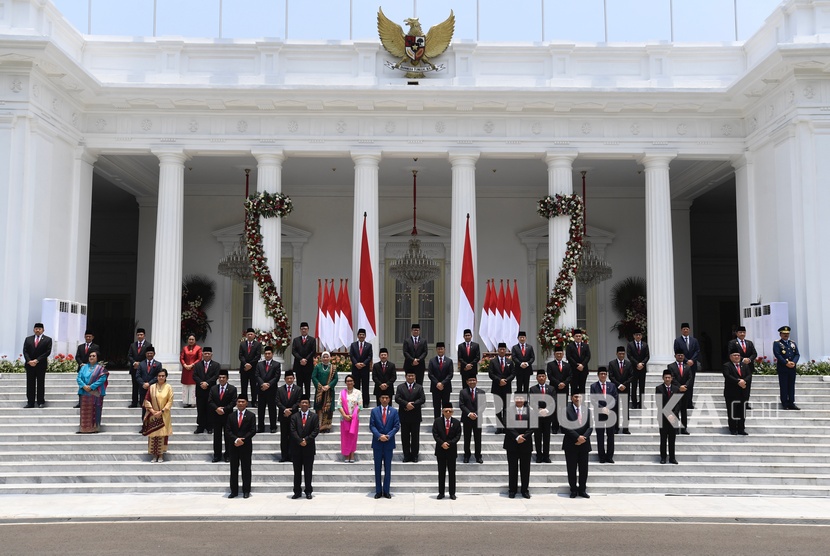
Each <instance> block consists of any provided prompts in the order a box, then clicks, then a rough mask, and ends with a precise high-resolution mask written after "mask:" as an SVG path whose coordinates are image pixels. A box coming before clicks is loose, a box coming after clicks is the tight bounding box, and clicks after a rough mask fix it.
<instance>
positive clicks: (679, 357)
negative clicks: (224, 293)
mask: <svg viewBox="0 0 830 556" xmlns="http://www.w3.org/2000/svg"><path fill="white" fill-rule="evenodd" d="M668 370H669V372H671V376H672V382H673V383H674V384H676V385H677V387H678V388H679V389H680V392H681V393H682V394H683V401H682V402H681V403H680V404H679V405H680V422H681V423H683V428H682V429H681V430H680V434H689V430H688V428H687V427H688V423H689V400H690V399H691V398H690V397H689V396H690V394H689V393H690V391H691V390H690V386H691V385H692V384H694V380H695V371H694V367H693V366H689V365H686V363H685V355H683V349H682V348H680V347H677V346H676V347H675V348H674V363H669V366H668Z"/></svg>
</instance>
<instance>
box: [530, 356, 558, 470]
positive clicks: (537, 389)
mask: <svg viewBox="0 0 830 556" xmlns="http://www.w3.org/2000/svg"><path fill="white" fill-rule="evenodd" d="M547 378H548V376H547V374H546V373H545V371H543V370H542V369H539V370H538V371H536V384H534V385H533V386H531V387H530V402H531V404H533V407H534V408H535V409H536V414H537V415H538V416H539V424H538V426H537V427H536V434H535V435H534V436H535V437H536V438H535V440H536V463H551V460H550V431H551V428H552V425H553V420H554V419H555V418H556V403H555V402H556V392H554V390H553V389H552V388H551V387H550V385H549V384H547Z"/></svg>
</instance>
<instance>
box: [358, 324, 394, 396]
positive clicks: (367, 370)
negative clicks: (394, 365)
mask: <svg viewBox="0 0 830 556" xmlns="http://www.w3.org/2000/svg"><path fill="white" fill-rule="evenodd" d="M349 359H351V361H352V367H353V368H354V371H353V372H352V375H353V376H354V378H355V388H357V389H358V390H360V393H361V394H363V407H369V375H370V374H371V371H372V344H370V343H369V342H367V341H366V329H364V328H360V329H358V331H357V341H356V342H352V345H351V346H349ZM390 396H391V392H390Z"/></svg>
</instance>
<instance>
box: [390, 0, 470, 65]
mask: <svg viewBox="0 0 830 556" xmlns="http://www.w3.org/2000/svg"><path fill="white" fill-rule="evenodd" d="M404 23H405V24H406V25H409V32H408V33H404V32H403V28H402V27H401V26H400V25H398V24H397V23H394V22H393V21H392V20H391V19H389V18H388V17H386V16H385V15H383V10H382V9H380V8H378V35H379V36H380V42H381V43H383V48H385V49H386V51H387V52H389V54H391V55H392V56H395V57H396V58H399V61H398V63H397V64H393V63H392V62H389V61H387V62H386V67H388V68H392V69H396V70H402V71H405V72H407V73H406V77H407V78H408V79H421V78H422V77H424V72H426V71H441V70H443V69H446V66H445V65H444V64H439V65H437V66H436V65H435V64H433V63H432V61H431V60H432V58H435V57H436V56H440V55H441V54H443V53H444V51H445V50H447V47H449V46H450V41H451V40H452V34H453V31H455V15H453V13H452V10H450V17H448V18H447V19H446V20H445V21H444V22H443V23H439V24H438V25H434V26H433V27H431V28H430V29H429V32H428V33H427V34H426V35H424V31H423V30H422V29H421V23H420V21H418V18H417V17H409V18H406V19H405V20H404Z"/></svg>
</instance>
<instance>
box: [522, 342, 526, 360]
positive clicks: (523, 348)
mask: <svg viewBox="0 0 830 556" xmlns="http://www.w3.org/2000/svg"><path fill="white" fill-rule="evenodd" d="M524 356H525V345H524V344H522V357H524Z"/></svg>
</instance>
